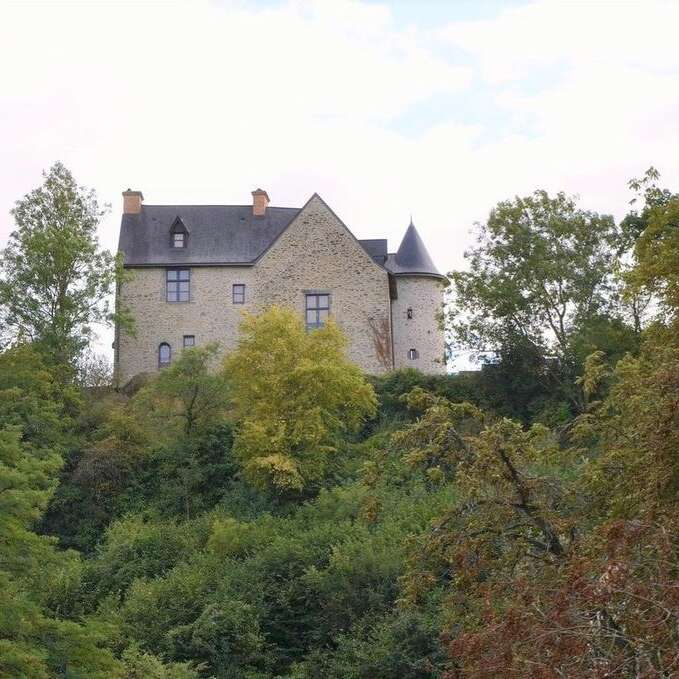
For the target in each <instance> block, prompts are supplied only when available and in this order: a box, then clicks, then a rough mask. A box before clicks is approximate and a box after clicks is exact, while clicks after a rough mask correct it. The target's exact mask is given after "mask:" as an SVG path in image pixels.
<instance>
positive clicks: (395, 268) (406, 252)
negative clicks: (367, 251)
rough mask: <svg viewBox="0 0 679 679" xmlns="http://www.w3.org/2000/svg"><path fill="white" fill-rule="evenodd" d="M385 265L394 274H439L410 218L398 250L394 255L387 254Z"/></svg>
mask: <svg viewBox="0 0 679 679" xmlns="http://www.w3.org/2000/svg"><path fill="white" fill-rule="evenodd" d="M386 267H387V269H389V270H390V271H391V272H392V273H395V274H424V275H427V276H441V274H440V273H439V271H438V269H437V268H436V266H435V265H434V262H433V261H432V259H431V257H430V256H429V253H428V252H427V248H426V247H425V245H424V241H423V240H422V238H420V234H419V233H418V232H417V229H416V228H415V225H414V224H413V220H412V219H411V220H410V226H408V228H407V230H406V232H405V235H404V236H403V240H402V241H401V245H399V248H398V251H397V252H396V254H395V255H390V256H389V259H388V260H387V263H386Z"/></svg>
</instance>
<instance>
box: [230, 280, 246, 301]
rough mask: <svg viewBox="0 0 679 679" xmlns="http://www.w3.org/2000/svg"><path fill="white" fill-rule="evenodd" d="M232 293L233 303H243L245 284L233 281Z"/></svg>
mask: <svg viewBox="0 0 679 679" xmlns="http://www.w3.org/2000/svg"><path fill="white" fill-rule="evenodd" d="M232 295H233V303H234V304H245V284H244V283H234V284H233V290H232Z"/></svg>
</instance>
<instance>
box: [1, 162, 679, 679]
mask: <svg viewBox="0 0 679 679" xmlns="http://www.w3.org/2000/svg"><path fill="white" fill-rule="evenodd" d="M653 179H654V177H653V176H652V175H650V176H649V177H648V178H647V180H646V182H645V183H644V182H642V183H639V184H637V188H640V189H643V190H644V191H645V193H644V197H645V203H644V207H643V209H642V210H641V211H640V212H638V213H637V212H634V213H632V214H631V215H630V217H629V218H628V219H627V220H626V221H625V222H624V224H623V225H622V226H621V228H623V227H624V229H625V231H624V233H620V234H618V236H620V238H621V239H622V240H621V241H620V242H622V241H623V240H624V238H623V236H624V237H626V238H628V245H630V244H635V245H634V250H633V252H631V253H630V254H628V255H627V257H628V258H629V260H630V262H629V266H628V267H627V271H625V272H623V273H624V277H625V279H626V280H625V285H626V287H625V290H624V294H625V295H626V300H627V301H625V302H624V303H623V301H621V299H620V298H619V297H618V295H620V294H622V293H623V291H622V289H621V288H620V289H616V288H615V286H614V285H611V286H608V284H607V286H606V290H604V289H603V288H602V287H601V285H600V284H601V281H603V280H606V281H608V278H607V276H603V277H602V276H599V277H598V278H597V279H596V281H597V283H596V285H597V286H598V287H597V294H598V295H600V298H599V301H600V304H599V305H598V307H597V309H596V310H594V311H593V310H591V309H589V310H588V313H587V314H584V315H583V314H577V313H575V314H573V315H572V316H569V323H570V325H569V326H568V332H567V334H566V335H564V337H563V338H562V339H563V343H562V344H561V345H560V347H559V351H560V352H561V353H560V354H559V355H558V356H557V355H555V354H554V352H552V353H550V352H549V351H548V347H547V346H546V344H545V342H543V343H542V344H541V343H539V342H537V341H536V337H537V335H533V337H532V341H527V340H526V339H525V338H526V335H525V333H524V336H523V338H524V339H523V340H521V339H520V337H519V335H517V334H516V332H517V330H518V329H519V328H511V327H508V326H507V324H506V323H504V324H500V323H499V322H496V323H494V324H491V326H488V327H486V328H485V330H486V331H490V330H492V331H493V337H494V338H495V339H496V340H498V344H497V346H496V347H495V351H494V353H493V361H492V362H491V363H490V364H489V365H488V366H487V367H486V368H485V369H484V370H482V371H479V372H477V373H470V374H460V375H451V376H445V377H431V376H424V375H421V374H419V373H417V372H415V371H411V370H405V371H398V372H395V373H392V374H390V375H388V376H386V377H383V378H376V379H372V380H371V382H370V383H368V382H367V381H366V379H365V378H364V377H363V376H361V375H360V374H359V373H358V371H357V370H356V369H355V368H353V367H352V366H350V365H349V364H348V363H347V362H346V361H345V359H344V357H343V352H342V346H343V344H342V341H343V340H342V338H341V335H340V334H339V332H338V331H337V329H336V328H334V327H333V326H329V327H328V328H326V329H325V330H323V331H321V332H315V333H312V334H311V335H306V334H305V333H304V331H303V328H302V325H301V323H300V321H299V320H298V319H296V317H295V315H294V314H291V313H288V312H286V311H284V310H280V309H273V310H271V311H269V312H268V314H266V315H265V316H262V317H258V318H251V319H249V320H248V321H247V326H246V327H245V333H244V341H243V343H242V345H241V347H240V348H239V349H238V350H237V352H236V354H235V355H234V356H233V357H232V358H231V359H230V360H229V361H228V362H227V363H226V365H225V367H223V368H222V367H219V366H215V365H214V357H215V350H214V348H213V347H204V348H197V349H192V350H187V351H186V352H184V353H183V354H182V355H181V356H180V357H178V359H177V360H176V361H175V362H174V363H173V365H172V367H171V368H169V369H166V370H164V371H163V372H162V373H161V374H160V375H159V376H158V377H156V378H154V379H151V380H149V381H148V383H147V384H146V385H145V386H144V387H143V388H141V389H140V390H139V391H138V392H137V393H136V394H134V395H132V396H124V395H122V394H116V393H114V392H113V391H110V390H106V389H102V388H101V385H100V384H99V383H98V382H97V385H96V388H87V387H85V386H84V385H85V384H87V380H83V379H81V378H80V377H79V376H78V375H79V373H78V370H76V367H77V366H74V365H72V364H70V363H63V357H62V358H61V359H59V357H56V356H55V355H53V354H49V351H50V348H49V347H50V345H49V343H47V344H44V343H40V342H35V343H33V344H27V343H16V342H15V343H14V345H13V346H12V347H11V348H9V349H6V350H5V351H4V352H3V353H1V354H0V544H2V546H3V548H2V552H1V553H0V675H1V676H8V677H28V678H30V679H33V678H42V677H45V678H46V677H69V678H74V677H83V678H84V677H88V678H89V677H95V678H96V677H102V678H103V677H121V678H122V677H139V678H141V677H151V678H153V677H157V678H161V677H167V678H169V679H189V678H190V677H195V678H198V677H217V678H224V679H230V678H234V679H235V678H236V677H238V678H240V677H244V678H246V679H265V678H274V677H290V678H291V679H303V678H309V679H311V678H312V677H313V678H316V677H329V678H336V679H340V678H342V679H344V678H345V677H349V678H356V679H368V678H370V679H373V678H375V677H378V678H380V677H381V678H384V679H387V678H391V677H405V678H413V679H415V678H418V679H425V678H436V677H439V678H441V679H444V678H447V679H451V678H452V677H497V676H503V677H517V678H518V677H526V676H537V677H557V676H560V677H583V676H640V677H646V676H648V677H652V676H672V675H673V673H676V670H675V666H676V662H677V640H676V629H677V622H678V616H677V610H678V608H679V588H678V587H677V578H678V575H679V544H678V540H677V521H678V520H679V515H678V513H677V497H678V492H679V464H677V459H676V450H677V444H678V443H679V440H678V439H679V409H678V408H677V393H679V341H678V340H677V337H679V334H678V333H677V329H678V328H677V323H678V322H679V321H678V320H677V309H678V308H679V302H678V300H679V295H677V291H676V289H675V288H676V287H677V285H676V280H675V278H676V271H678V270H679V244H678V242H677V238H676V233H678V232H679V231H678V230H677V226H678V225H679V222H678V217H677V215H678V214H679V209H678V208H677V205H679V201H677V199H676V197H674V196H672V194H670V193H668V192H666V191H660V190H659V189H657V188H656V187H655V186H654V184H653ZM539 198H540V201H542V202H540V203H539V204H540V206H541V209H547V208H549V207H550V205H551V204H550V203H549V201H548V200H547V198H546V197H545V196H543V195H542V194H540V195H539ZM535 200H537V198H534V199H533V201H535ZM564 200H565V199H563V197H561V198H560V199H559V202H558V206H559V209H560V212H559V213H558V214H559V218H560V219H566V220H568V219H571V218H575V219H577V220H582V219H585V223H586V224H588V225H590V223H599V220H598V218H596V217H595V216H592V215H590V214H589V213H587V214H586V215H584V216H583V215H581V214H580V213H575V217H573V214H574V213H573V209H574V208H573V206H572V205H571V204H570V203H568V202H565V203H564ZM536 205H537V203H535V202H533V203H531V209H535V206H536ZM514 207H515V206H514V205H513V204H505V205H503V207H502V210H500V211H499V212H498V213H496V214H495V216H494V220H495V221H494V222H493V228H496V229H497V228H499V227H498V222H497V220H498V219H499V218H500V217H502V218H503V219H507V218H511V217H512V215H513V214H514ZM601 223H602V224H604V226H606V228H610V227H611V224H610V222H609V221H608V220H603V222H601ZM521 226H522V228H524V227H525V226H526V225H525V224H522V225H521ZM580 226H581V225H580ZM609 235H610V234H609ZM479 256H480V255H479ZM607 261H609V260H608V259H607V255H606V256H604V257H603V259H602V262H604V263H605V262H607ZM491 269H492V267H491ZM479 270H482V267H481V268H480V269H479ZM543 273H544V274H545V276H547V278H546V280H549V281H552V282H553V280H554V278H553V276H552V275H553V274H554V271H552V270H547V271H544V272H543ZM610 273H611V276H613V274H617V273H620V272H615V271H614V272H610ZM568 275H569V276H570V275H571V274H570V273H568ZM549 276H552V278H549ZM573 280H575V281H576V282H578V281H579V283H578V284H580V283H582V284H583V285H584V283H586V281H585V282H583V281H582V280H581V279H579V278H578V277H577V276H574V277H573ZM463 282H464V284H465V285H467V286H469V285H471V286H472V287H473V290H474V291H475V292H476V293H478V294H481V293H482V292H483V290H484V285H483V284H482V283H483V281H482V280H480V279H475V280H470V279H464V281H463ZM550 284H551V283H550ZM511 292H512V294H513V295H514V297H513V298H512V303H513V304H517V303H518V302H517V299H518V298H517V297H516V295H515V293H516V289H512V290H511ZM608 295H610V296H608ZM650 296H653V298H654V300H655V302H654V304H655V308H657V310H658V311H659V315H658V316H657V317H656V318H655V319H654V321H653V322H652V323H650V324H648V327H647V328H646V329H645V330H643V331H642V329H641V325H643V323H641V324H640V323H637V321H640V319H641V316H640V315H639V310H640V309H641V306H640V305H639V303H638V302H639V300H643V299H647V298H649V297H650ZM616 300H617V301H616ZM630 300H636V301H634V303H633V306H634V305H636V306H634V308H635V311H634V313H633V314H632V315H629V314H627V315H626V312H625V313H623V311H624V308H626V307H624V305H625V304H632V302H631V301H630ZM497 301H498V300H495V302H497ZM604 302H605V304H604ZM616 304H617V306H616ZM604 307H605V309H604ZM498 308H500V307H498ZM503 308H504V307H503ZM531 308H532V309H533V310H535V309H536V308H539V305H538V306H537V307H531ZM583 308H584V307H583ZM604 310H605V313H603V311H604ZM616 310H617V311H616ZM524 311H526V309H524ZM589 311H592V313H589ZM618 312H619V313H618ZM536 313H537V312H536ZM539 313H546V312H544V310H543V311H542V312H539ZM522 318H523V320H526V318H527V316H526V315H524V316H522ZM458 320H459V319H458ZM478 320H479V319H477V325H476V330H478V331H480V330H481V329H483V328H482V327H481V326H480V325H478ZM505 320H506V319H505ZM495 321H498V317H496V318H495ZM526 327H530V328H531V329H532V330H535V327H536V326H535V325H534V324H532V325H531V324H530V323H529V324H528V326H526ZM273 338H275V341H273ZM509 338H513V339H512V340H511V341H509ZM76 345H77V343H76V344H75V345H73V346H76ZM46 352H47V353H46ZM60 361H61V362H60ZM211 368H216V369H211ZM571 378H572V379H571ZM569 380H570V381H569Z"/></svg>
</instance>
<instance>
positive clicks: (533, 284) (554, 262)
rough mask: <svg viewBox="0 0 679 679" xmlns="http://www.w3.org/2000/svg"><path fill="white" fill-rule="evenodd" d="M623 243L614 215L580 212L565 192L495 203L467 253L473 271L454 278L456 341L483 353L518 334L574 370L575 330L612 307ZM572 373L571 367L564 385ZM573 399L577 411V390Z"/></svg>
mask: <svg viewBox="0 0 679 679" xmlns="http://www.w3.org/2000/svg"><path fill="white" fill-rule="evenodd" d="M622 242H623V241H622V239H621V234H620V230H619V229H618V227H617V226H616V224H615V222H614V220H613V218H612V217H611V216H608V215H599V214H597V213H595V212H589V211H584V210H581V209H579V208H578V207H577V206H576V203H575V200H574V199H573V198H570V197H568V196H566V195H565V194H563V193H558V194H557V195H556V196H554V197H551V196H549V195H548V194H547V193H546V192H545V191H536V192H535V193H533V194H532V195H531V196H527V197H525V198H518V197H517V198H515V199H514V200H507V201H503V202H500V203H498V205H497V206H496V207H495V208H494V209H493V210H492V211H491V213H490V216H489V218H488V220H487V222H486V223H485V224H482V225H480V226H479V234H478V245H477V246H476V247H475V248H473V249H472V250H471V251H469V252H468V253H466V257H467V259H468V260H469V270H468V271H455V272H453V273H452V274H451V276H450V277H451V279H452V282H453V286H454V289H455V304H454V305H453V311H452V313H451V321H452V326H453V331H454V335H455V340H456V342H457V343H458V344H461V345H464V346H466V347H471V348H473V349H475V350H476V351H477V352H479V353H481V354H483V353H487V352H491V353H495V352H498V351H499V350H500V348H501V347H503V346H505V345H506V343H507V342H508V341H513V340H514V339H515V338H516V337H521V338H523V340H524V341H525V342H528V343H530V344H532V345H533V346H534V347H535V348H536V349H537V350H538V351H539V352H540V353H542V354H543V355H545V356H552V357H555V358H557V359H558V360H559V361H560V362H561V364H562V365H563V366H564V367H566V368H570V367H571V366H572V364H573V357H572V355H571V339H572V336H573V334H574V333H575V332H576V331H577V329H578V328H579V327H580V326H581V324H583V323H584V322H586V321H587V320H588V319H590V318H592V317H593V316H595V315H601V314H607V313H608V312H609V311H610V301H611V293H612V291H613V272H614V262H615V259H616V256H617V255H618V253H619V250H620V247H621V245H622ZM550 374H554V371H550ZM574 377H575V375H574V371H573V370H572V369H568V370H566V371H565V375H564V378H563V380H562V384H568V383H570V382H572V380H573V378H574ZM568 397H569V398H570V400H571V402H572V403H573V405H574V406H575V407H576V409H578V410H580V409H581V407H582V403H581V402H580V399H579V396H578V394H577V393H576V392H572V391H571V392H570V393H568Z"/></svg>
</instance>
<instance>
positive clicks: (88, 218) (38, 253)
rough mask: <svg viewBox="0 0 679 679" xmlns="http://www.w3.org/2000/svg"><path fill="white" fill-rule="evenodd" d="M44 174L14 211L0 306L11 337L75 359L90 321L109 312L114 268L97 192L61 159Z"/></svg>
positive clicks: (1, 263) (2, 264)
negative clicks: (100, 228) (102, 238)
mask: <svg viewBox="0 0 679 679" xmlns="http://www.w3.org/2000/svg"><path fill="white" fill-rule="evenodd" d="M43 177H44V182H43V184H42V185H41V186H40V187H38V188H37V189H34V190H33V191H31V192H30V193H28V194H27V195H26V196H24V198H22V199H21V200H19V201H17V203H16V206H15V207H14V209H13V210H12V216H13V217H14V221H15V222H16V226H17V228H16V230H15V231H13V232H12V233H11V234H10V238H9V244H8V245H7V248H6V249H5V250H4V252H3V253H2V259H1V260H0V271H1V276H0V308H2V309H3V311H4V314H3V315H4V323H5V328H6V330H7V331H8V332H9V334H10V336H11V337H12V338H20V339H24V340H26V339H30V340H31V341H38V342H40V343H41V344H42V345H43V346H44V348H45V349H46V350H47V353H48V355H49V356H50V357H51V358H53V359H54V360H55V361H56V362H61V363H68V364H72V363H74V361H75V359H76V358H77V356H78V355H79V354H80V352H81V351H82V349H83V348H84V346H85V345H86V343H87V340H88V338H89V337H90V335H91V332H92V325H93V324H94V323H99V322H102V321H107V320H110V319H111V316H112V314H111V310H110V308H109V295H110V293H111V291H112V288H113V285H114V283H115V280H116V275H117V267H116V264H115V260H114V258H113V257H112V256H111V255H110V254H109V253H108V252H100V251H99V246H98V242H97V236H96V230H97V225H98V224H99V221H100V219H101V217H102V216H103V215H104V214H105V209H104V208H102V207H101V206H100V204H99V202H98V200H97V197H96V195H95V193H94V191H93V190H88V189H85V188H84V187H81V186H78V185H77V184H76V182H75V179H74V178H73V176H72V175H71V173H70V172H69V171H68V170H67V169H66V168H65V167H64V166H63V165H62V164H61V163H55V164H54V165H53V166H52V167H51V168H50V170H49V172H46V173H43Z"/></svg>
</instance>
